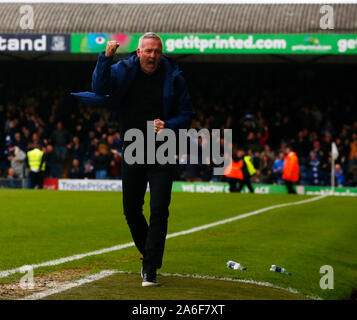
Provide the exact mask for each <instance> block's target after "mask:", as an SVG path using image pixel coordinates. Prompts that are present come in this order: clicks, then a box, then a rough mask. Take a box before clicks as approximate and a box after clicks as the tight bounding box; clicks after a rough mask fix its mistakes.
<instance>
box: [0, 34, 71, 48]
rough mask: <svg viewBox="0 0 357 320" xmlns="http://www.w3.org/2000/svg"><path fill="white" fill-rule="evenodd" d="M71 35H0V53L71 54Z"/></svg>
mask: <svg viewBox="0 0 357 320" xmlns="http://www.w3.org/2000/svg"><path fill="white" fill-rule="evenodd" d="M70 50H71V37H70V35H69V34H0V52H1V51H5V52H70Z"/></svg>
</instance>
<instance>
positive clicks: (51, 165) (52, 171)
mask: <svg viewBox="0 0 357 320" xmlns="http://www.w3.org/2000/svg"><path fill="white" fill-rule="evenodd" d="M62 171H63V169H62V166H61V164H60V161H59V160H58V158H57V155H56V153H55V152H54V149H53V146H52V145H51V144H49V145H47V146H46V171H45V175H46V176H47V177H48V178H61V177H62Z"/></svg>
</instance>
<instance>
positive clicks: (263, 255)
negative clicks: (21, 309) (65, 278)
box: [0, 189, 357, 299]
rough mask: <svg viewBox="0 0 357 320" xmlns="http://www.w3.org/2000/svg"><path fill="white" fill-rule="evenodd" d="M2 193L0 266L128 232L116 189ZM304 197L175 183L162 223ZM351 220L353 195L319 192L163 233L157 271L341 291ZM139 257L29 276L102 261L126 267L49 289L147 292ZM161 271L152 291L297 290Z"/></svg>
mask: <svg viewBox="0 0 357 320" xmlns="http://www.w3.org/2000/svg"><path fill="white" fill-rule="evenodd" d="M149 196H150V195H149V193H148V194H147V195H146V202H145V206H144V212H145V215H146V216H147V217H148V216H149V213H150V212H149ZM0 197H1V204H0V252H1V254H0V271H4V270H8V269H13V268H16V267H20V266H23V265H28V264H37V263H41V262H46V261H49V260H54V259H58V258H62V257H68V256H72V255H74V254H79V253H86V252H90V251H94V250H98V249H102V248H108V247H111V246H114V245H117V244H124V243H128V242H131V241H132V239H131V236H130V233H129V230H128V227H127V225H126V222H125V219H124V216H123V209H122V194H121V193H120V192H70V191H46V190H37V191H30V190H5V189H4V190H0ZM308 198H309V197H307V196H296V195H295V196H294V195H258V194H256V195H250V194H199V193H173V194H172V202H171V206H170V218H169V230H168V233H174V232H178V231H182V230H187V229H190V228H193V227H197V226H201V225H204V224H208V223H212V222H215V221H219V220H223V219H226V218H229V217H234V216H237V215H239V214H243V213H247V212H251V211H254V210H257V209H261V208H265V207H268V206H271V205H274V204H280V203H288V202H296V201H300V200H303V199H308ZM356 230H357V198H352V197H326V198H323V199H320V200H318V201H314V202H310V203H305V204H301V205H297V206H288V207H284V208H278V209H273V210H270V211H266V212H263V213H261V214H258V215H254V216H250V217H247V218H244V219H241V220H237V221H234V222H230V223H227V224H223V225H220V226H215V227H212V228H209V229H206V230H202V231H198V232H195V233H191V234H188V235H182V236H178V237H175V238H170V239H167V241H166V249H165V255H164V262H163V267H162V269H160V270H159V273H171V274H175V273H179V274H186V275H205V276H212V277H227V278H234V279H243V280H254V281H257V282H269V283H271V284H273V285H276V286H279V287H283V288H293V289H295V290H297V291H299V292H300V293H302V294H303V295H307V296H314V297H321V298H323V299H348V298H349V297H350V295H351V292H352V290H354V289H356V287H357V249H356V243H357V232H356ZM139 258H140V254H139V252H138V251H137V249H136V248H135V247H129V248H125V249H123V250H119V251H114V252H110V253H105V254H101V255H96V256H91V257H86V258H83V259H80V260H76V261H71V262H67V263H64V264H60V265H56V266H51V267H43V268H38V269H35V270H34V273H35V277H37V276H45V275H50V274H52V273H54V272H56V273H61V272H63V273H65V272H66V271H68V270H86V274H91V273H97V272H100V271H102V270H110V269H116V270H122V271H127V272H129V273H128V274H116V275H113V276H110V277H108V278H105V279H102V280H99V281H98V282H94V283H92V284H88V285H83V286H81V287H78V288H75V289H71V290H68V291H65V292H62V293H61V294H58V295H54V296H52V297H51V296H50V297H48V298H50V299H51V298H52V299H56V298H58V299H66V298H67V299H68V298H69V299H76V298H78V299H147V290H146V289H147V288H141V287H140V284H141V283H140V276H139V272H140V259H139ZM228 260H235V261H238V262H240V263H242V264H243V265H244V266H246V267H247V271H234V270H231V269H227V267H226V262H227V261H228ZM272 264H276V265H279V266H282V267H284V268H286V269H287V270H288V271H290V272H291V273H292V275H291V276H288V275H284V274H279V273H274V272H271V271H269V267H270V266H271V265H272ZM323 265H330V266H332V267H333V270H334V289H325V290H323V289H321V288H320V278H321V277H322V276H323V274H320V272H319V271H320V267H321V266H323ZM22 276H23V275H22V274H20V273H16V274H14V275H11V276H8V277H4V278H0V286H1V285H6V284H9V283H15V282H16V283H18V281H19V279H20V278H21V277H22ZM76 277H77V278H78V277H79V275H78V274H76ZM159 281H161V282H163V284H164V286H162V287H161V288H160V289H159V288H154V290H158V291H157V295H156V297H157V298H158V299H191V298H192V299H230V298H231V299H232V298H233V299H284V298H285V299H295V298H296V299H299V298H304V297H303V296H299V295H295V296H294V295H293V294H291V293H289V292H286V291H279V290H276V289H273V288H267V287H264V288H263V287H261V286H258V285H250V286H249V285H246V284H242V283H238V282H229V281H228V282H227V281H226V282H224V281H215V280H203V279H192V278H184V279H183V278H182V279H181V278H175V277H171V278H170V277H164V276H159ZM125 284H128V285H125ZM129 284H130V285H129ZM123 288H126V290H127V291H125V290H124V291H123ZM118 292H120V294H118ZM227 292H230V294H229V295H227ZM232 292H233V293H232ZM151 296H152V295H151ZM1 298H3V297H1V296H0V299H1Z"/></svg>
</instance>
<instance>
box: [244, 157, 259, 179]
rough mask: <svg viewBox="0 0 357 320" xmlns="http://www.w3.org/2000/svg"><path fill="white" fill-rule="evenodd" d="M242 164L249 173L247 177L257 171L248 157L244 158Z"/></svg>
mask: <svg viewBox="0 0 357 320" xmlns="http://www.w3.org/2000/svg"><path fill="white" fill-rule="evenodd" d="M244 162H245V164H246V165H247V170H248V172H249V175H250V176H252V175H253V174H255V173H256V172H257V170H255V168H254V165H253V162H252V159H251V158H250V156H244Z"/></svg>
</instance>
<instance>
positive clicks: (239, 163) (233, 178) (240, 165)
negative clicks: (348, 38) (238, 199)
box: [224, 150, 256, 193]
mask: <svg viewBox="0 0 357 320" xmlns="http://www.w3.org/2000/svg"><path fill="white" fill-rule="evenodd" d="M234 160H236V161H234ZM255 172H256V170H255V168H254V166H253V163H252V160H251V158H250V156H248V155H247V156H245V155H244V151H243V150H237V155H236V156H235V157H233V159H232V162H231V164H230V165H229V166H227V168H226V169H225V170H224V175H225V176H226V177H227V181H228V183H229V186H230V192H241V190H242V189H243V187H244V185H247V187H248V189H249V191H250V192H251V193H254V190H253V187H252V184H251V183H250V177H251V176H252V175H254V174H255ZM237 182H239V187H238V189H237V187H236V186H237Z"/></svg>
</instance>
